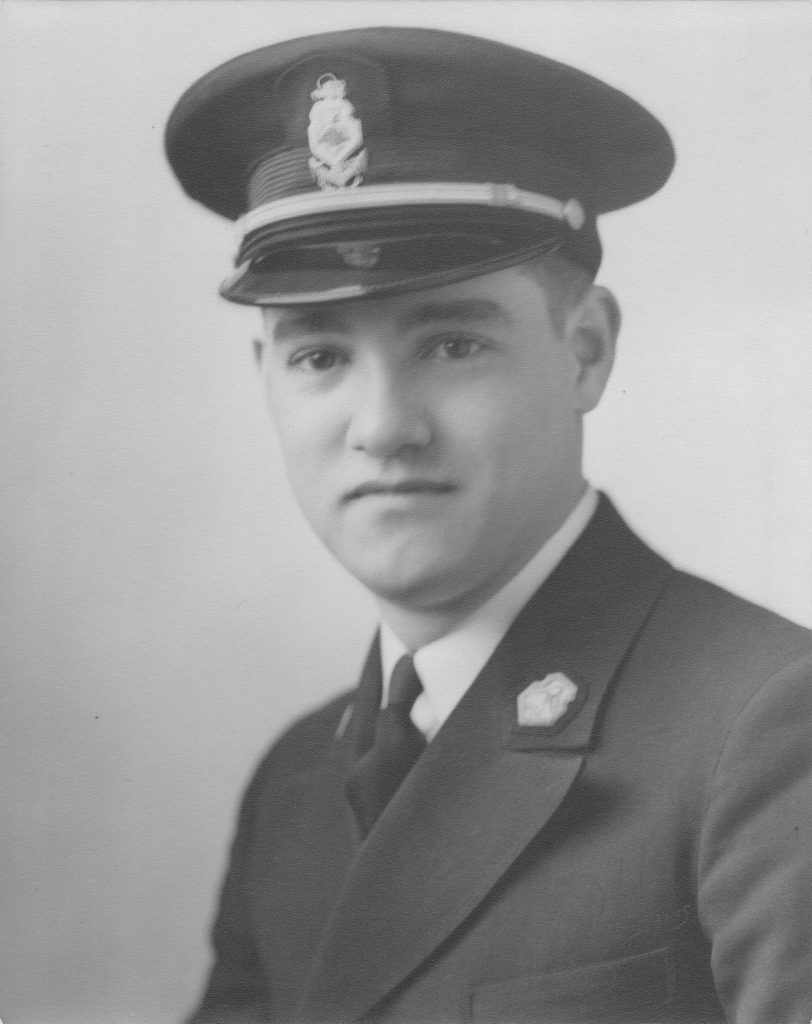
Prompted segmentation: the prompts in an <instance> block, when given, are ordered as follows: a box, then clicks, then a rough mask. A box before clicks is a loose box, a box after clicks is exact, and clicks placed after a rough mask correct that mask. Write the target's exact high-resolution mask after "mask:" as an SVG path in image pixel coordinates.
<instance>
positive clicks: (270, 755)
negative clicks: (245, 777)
mask: <svg viewBox="0 0 812 1024" xmlns="http://www.w3.org/2000/svg"><path fill="white" fill-rule="evenodd" d="M351 697H352V690H347V691H346V692H344V693H341V694H339V696H337V697H334V698H333V699H332V700H330V701H328V703H326V704H323V705H321V706H320V707H318V708H316V709H315V710H312V711H309V712H307V713H306V714H304V715H303V716H302V717H300V718H298V719H296V721H294V722H293V724H292V725H290V726H289V727H288V728H287V729H285V731H284V732H283V733H282V735H281V736H280V737H279V738H278V739H277V740H276V741H275V742H274V743H273V745H272V746H271V748H270V750H269V751H268V752H267V754H266V755H265V756H264V757H263V759H262V760H261V762H260V764H259V766H258V769H257V774H258V775H267V774H268V773H271V772H272V773H274V774H280V775H296V774H298V773H300V772H303V771H307V770H308V768H311V767H312V766H313V765H315V764H316V763H318V761H319V760H320V759H321V758H322V757H323V756H324V754H325V752H326V751H327V750H328V749H329V747H330V745H331V744H332V742H333V740H334V738H335V736H336V732H337V730H338V728H339V726H340V724H341V720H342V717H343V715H344V713H345V711H346V709H347V706H348V705H349V702H350V699H351Z"/></svg>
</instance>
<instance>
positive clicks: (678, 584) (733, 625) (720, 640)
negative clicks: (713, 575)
mask: <svg viewBox="0 0 812 1024" xmlns="http://www.w3.org/2000/svg"><path fill="white" fill-rule="evenodd" d="M658 613H659V615H661V616H667V617H668V618H669V619H671V620H673V621H676V622H678V623H680V624H684V625H685V626H686V627H691V628H692V630H693V632H694V635H695V636H696V637H697V639H698V640H699V641H700V642H704V643H706V644H716V645H721V646H723V647H726V648H728V647H730V646H731V645H733V646H735V647H736V648H738V649H740V650H741V649H750V648H753V647H758V648H760V649H762V650H764V651H765V654H767V655H768V656H769V653H770V652H775V653H777V654H779V655H781V656H784V655H786V653H788V652H789V653H791V652H792V651H793V650H797V651H798V653H799V654H803V653H804V652H805V651H809V650H810V648H812V631H810V630H809V629H807V628H805V627H804V626H802V625H800V624H799V623H797V622H792V621H791V620H790V619H787V618H784V617H783V616H782V615H779V614H778V613H777V612H774V611H771V610H770V609H769V608H765V607H763V606H762V605H759V604H755V603H754V602H752V601H749V600H747V599H746V598H744V597H739V596H738V595H736V594H734V593H732V592H731V591H729V590H726V589H725V588H724V587H721V586H719V585H718V584H716V583H712V582H711V581H710V580H707V579H704V578H702V577H700V576H695V575H693V574H691V573H688V572H684V571H682V570H680V569H675V570H674V573H673V576H672V577H671V579H670V580H669V582H668V585H667V586H666V587H665V588H664V590H663V593H662V595H661V597H660V601H659V604H658Z"/></svg>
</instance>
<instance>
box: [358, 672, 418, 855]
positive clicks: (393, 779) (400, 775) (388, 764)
mask: <svg viewBox="0 0 812 1024" xmlns="http://www.w3.org/2000/svg"><path fill="white" fill-rule="evenodd" d="M422 690H423V684H422V683H421V682H420V676H418V674H417V672H416V671H415V667H414V662H413V661H412V659H411V658H410V657H409V655H408V654H404V656H403V657H402V658H401V659H400V661H398V663H397V665H395V669H394V671H393V673H392V679H391V682H390V684H389V699H388V702H387V705H386V707H385V708H382V709H381V711H379V712H378V719H377V722H376V724H375V742H374V743H373V745H372V746H371V747H370V749H369V750H368V751H367V752H366V753H365V754H364V755H363V756H362V757H360V758H359V759H358V760H357V761H356V762H355V764H354V765H353V767H352V768H351V769H350V772H349V774H348V776H347V798H348V800H349V801H350V804H351V805H352V809H353V810H354V811H355V815H356V817H357V819H358V824H359V826H360V828H361V831H362V832H363V833H364V835H366V834H367V832H369V830H370V829H371V828H372V826H373V825H374V824H375V822H376V821H377V819H378V816H379V814H380V813H381V811H382V810H383V809H384V807H386V805H387V804H388V803H389V801H390V800H391V799H392V797H393V796H394V795H395V790H396V789H397V788H398V786H399V785H400V784H401V782H403V780H404V779H405V778H406V776H407V775H408V773H409V770H410V769H411V767H412V765H413V764H414V763H415V761H416V760H417V759H418V757H419V756H420V754H421V753H422V752H423V750H425V747H426V740H425V738H424V737H423V734H422V733H421V732H420V730H419V729H418V728H417V727H416V726H415V725H414V723H413V722H412V720H411V718H410V716H409V713H410V712H411V710H412V705H413V704H414V702H415V701H416V700H417V698H418V697H419V696H420V694H421V692H422Z"/></svg>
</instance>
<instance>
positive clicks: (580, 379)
mask: <svg viewBox="0 0 812 1024" xmlns="http://www.w3.org/2000/svg"><path fill="white" fill-rule="evenodd" d="M619 331H620V307H619V306H618V304H617V300H616V299H615V297H614V295H613V294H612V293H611V292H610V291H609V290H608V289H607V288H603V287H601V286H600V285H592V286H591V287H590V288H589V291H588V292H587V293H586V294H585V295H584V296H583V298H582V299H581V301H580V302H579V303H578V304H577V305H576V306H575V308H574V309H573V310H572V311H571V312H570V314H569V316H568V317H567V321H566V325H565V337H566V340H567V343H568V344H569V346H570V348H571V350H572V353H573V355H574V356H575V360H576V363H577V379H576V385H575V388H576V395H577V398H578V409H579V411H580V412H589V411H590V410H591V409H594V408H595V406H596V405H597V404H598V402H599V401H600V398H601V395H602V394H603V390H604V388H605V387H606V382H607V381H608V380H609V374H610V373H611V372H612V365H613V364H614V361H615V343H616V341H617V336H618V333H619Z"/></svg>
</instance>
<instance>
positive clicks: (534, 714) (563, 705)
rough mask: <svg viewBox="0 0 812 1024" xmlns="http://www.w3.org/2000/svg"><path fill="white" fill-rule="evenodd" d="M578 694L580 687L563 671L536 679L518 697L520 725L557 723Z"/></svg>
mask: <svg viewBox="0 0 812 1024" xmlns="http://www.w3.org/2000/svg"><path fill="white" fill-rule="evenodd" d="M577 694H578V687H577V686H576V685H575V683H574V682H573V681H572V680H571V679H569V678H568V677H567V676H565V675H564V673H563V672H551V673H550V674H549V675H548V676H545V677H544V678H543V679H536V680H535V682H532V683H531V684H530V685H529V686H528V687H526V688H525V689H524V690H522V692H521V693H520V694H519V696H518V697H517V699H516V705H517V708H516V710H517V719H518V723H519V725H531V726H533V725H540V726H550V725H555V723H556V722H557V721H558V720H559V719H560V718H561V717H562V716H563V715H564V714H565V713H566V711H567V708H568V707H569V706H570V704H572V702H573V701H574V700H575V697H576V696H577Z"/></svg>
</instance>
